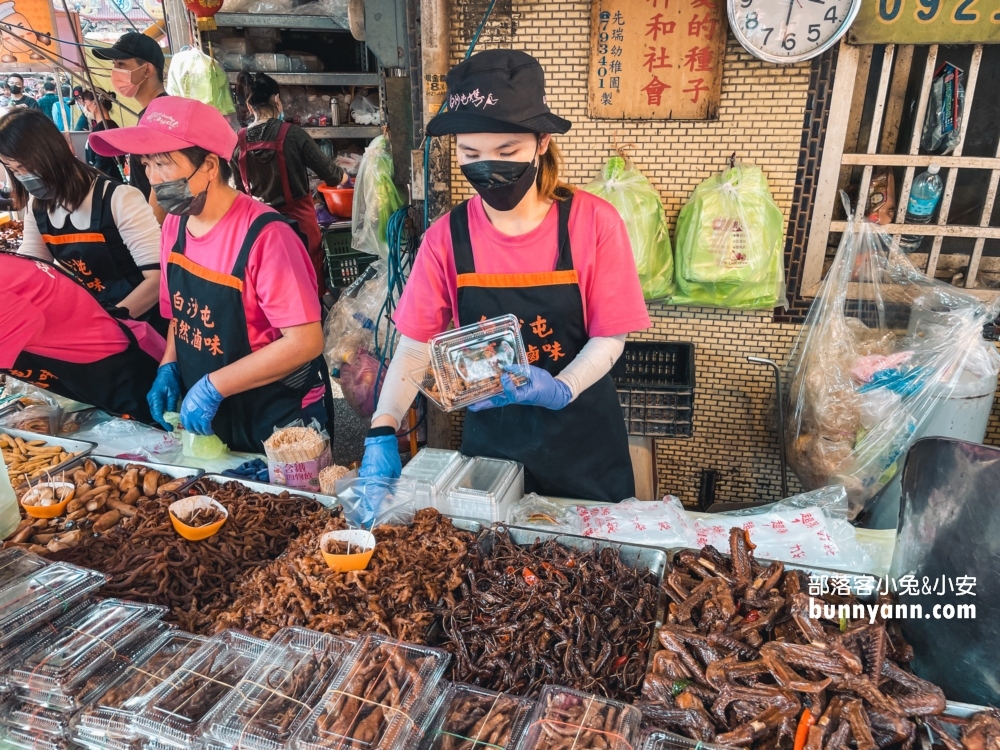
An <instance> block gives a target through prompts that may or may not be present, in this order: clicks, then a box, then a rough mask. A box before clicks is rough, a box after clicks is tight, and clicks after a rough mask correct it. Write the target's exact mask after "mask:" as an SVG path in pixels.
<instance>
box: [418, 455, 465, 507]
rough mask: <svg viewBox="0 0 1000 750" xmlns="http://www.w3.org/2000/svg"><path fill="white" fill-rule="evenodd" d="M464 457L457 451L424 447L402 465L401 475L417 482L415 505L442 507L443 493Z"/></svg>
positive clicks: (463, 461) (463, 463) (444, 493)
mask: <svg viewBox="0 0 1000 750" xmlns="http://www.w3.org/2000/svg"><path fill="white" fill-rule="evenodd" d="M465 462H466V458H465V457H464V456H463V455H462V454H461V453H459V452H458V451H448V450H442V449H440V448H424V449H423V450H422V451H420V452H419V453H417V455H415V456H414V457H413V458H412V459H411V461H410V462H409V463H408V464H407V465H406V466H404V467H403V476H404V477H406V478H407V479H413V480H415V481H416V482H417V507H418V508H437V509H438V510H441V508H442V507H443V503H444V499H445V495H446V494H447V491H448V488H449V487H450V486H451V483H452V482H453V481H454V479H455V477H456V476H457V475H458V472H459V471H460V470H461V468H462V466H464V465H465Z"/></svg>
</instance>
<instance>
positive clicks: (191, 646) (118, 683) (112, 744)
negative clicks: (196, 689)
mask: <svg viewBox="0 0 1000 750" xmlns="http://www.w3.org/2000/svg"><path fill="white" fill-rule="evenodd" d="M206 640H207V639H206V638H203V637H201V636H198V635H192V634H191V633H184V632H180V631H176V630H171V631H168V632H166V633H165V634H163V635H162V636H161V637H159V638H157V639H155V640H154V641H153V642H152V643H150V646H149V649H148V651H147V652H146V653H145V658H140V659H137V660H136V661H135V662H134V663H133V664H130V665H128V668H127V669H126V670H125V671H124V672H123V673H122V674H121V675H119V677H118V678H117V679H116V680H115V681H114V682H112V683H111V684H110V685H109V686H108V688H107V690H105V691H104V693H103V694H102V695H101V696H100V697H99V698H97V699H96V700H95V701H93V703H91V705H89V706H87V708H85V709H84V710H83V711H81V712H79V713H78V714H76V716H74V717H73V721H72V722H71V729H72V731H71V734H72V737H73V739H74V740H76V742H78V743H79V744H81V745H84V746H86V747H91V748H95V750H99V749H102V748H110V749H111V750H114V749H115V748H123V749H125V748H131V747H134V746H135V744H136V743H137V741H138V738H139V735H138V734H137V733H136V731H135V727H134V725H133V721H134V719H135V716H136V715H137V714H138V713H139V711H141V710H142V708H143V706H144V705H145V702H146V700H147V699H148V697H149V695H150V693H151V692H152V691H153V690H154V689H155V688H156V687H157V686H158V685H160V684H162V683H163V682H164V680H166V679H167V678H168V677H170V676H171V675H172V674H173V673H174V672H175V671H176V670H177V668H178V667H180V666H181V665H182V664H183V663H184V662H185V661H187V660H188V658H189V657H191V656H192V655H193V654H194V653H195V652H196V651H197V650H198V649H199V648H201V646H202V645H203V644H204V643H205V642H206Z"/></svg>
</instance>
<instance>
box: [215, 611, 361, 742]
mask: <svg viewBox="0 0 1000 750" xmlns="http://www.w3.org/2000/svg"><path fill="white" fill-rule="evenodd" d="M353 648H354V642H353V641H349V640H346V639H344V638H337V637H335V636H332V635H325V634H323V633H317V632H315V631H313V630H306V629H305V628H285V629H284V630H281V631H279V632H278V633H277V634H276V635H275V636H274V638H272V639H271V642H270V644H269V646H268V649H267V650H266V651H265V652H264V654H263V655H262V656H261V657H260V659H258V660H257V662H256V663H255V664H254V665H253V668H252V669H251V670H250V671H249V672H248V673H247V674H246V676H245V677H244V678H243V679H242V680H241V681H240V683H239V684H238V685H237V686H236V689H235V690H233V691H232V692H231V693H229V695H228V696H227V697H226V698H225V700H223V701H222V702H221V703H219V704H218V705H217V706H216V707H215V708H214V709H213V710H212V713H211V714H210V715H209V716H208V717H206V719H205V724H206V725H207V726H208V733H209V736H210V737H211V738H213V739H215V740H218V741H219V742H220V743H222V744H224V745H225V746H226V747H239V748H241V750H284V749H285V748H288V747H289V746H290V745H289V742H290V741H291V738H292V735H293V734H295V732H296V731H297V730H298V728H299V727H300V726H301V725H302V724H303V723H304V722H305V721H306V719H308V718H309V713H310V712H311V711H312V709H314V708H315V707H316V704H317V703H319V701H320V699H321V698H322V697H323V694H324V693H325V692H326V689H327V688H328V687H329V685H330V682H331V681H332V680H333V678H334V677H335V676H336V674H337V672H338V670H339V669H340V667H341V665H342V663H343V661H344V658H345V657H346V656H347V654H348V653H349V652H350V651H351V649H353Z"/></svg>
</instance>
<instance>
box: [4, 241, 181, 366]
mask: <svg viewBox="0 0 1000 750" xmlns="http://www.w3.org/2000/svg"><path fill="white" fill-rule="evenodd" d="M127 325H128V326H129V328H130V329H131V330H132V332H133V333H134V334H135V336H136V339H137V340H138V342H139V345H140V346H141V347H142V349H143V350H144V351H145V352H146V353H147V354H149V355H150V356H151V357H153V358H155V359H156V360H157V361H159V360H160V359H161V358H162V357H163V348H164V341H163V337H162V336H160V335H159V334H158V333H157V332H156V331H155V330H153V328H152V327H151V326H150V325H149V324H148V323H140V322H138V321H134V320H131V321H127ZM128 344H129V342H128V337H127V336H126V335H125V333H124V332H123V331H122V329H121V328H120V327H119V326H118V323H116V322H115V320H114V319H113V318H112V317H111V316H110V315H108V313H106V312H105V311H104V309H103V308H102V307H101V305H100V303H98V301H97V300H96V299H94V297H93V296H92V295H91V294H90V292H88V291H87V290H86V289H84V288H83V287H82V286H80V285H79V284H77V283H76V282H75V281H73V280H72V279H70V278H69V277H68V276H66V275H64V274H62V273H60V272H59V271H57V270H56V269H54V268H52V267H51V266H49V265H47V264H45V263H42V262H41V261H36V260H35V259H34V258H28V257H25V256H21V255H11V254H9V253H0V367H3V368H10V367H13V366H14V362H15V360H16V359H17V358H18V356H19V355H20V354H21V352H23V351H26V352H29V353H30V354H37V355H39V356H42V357H51V358H52V359H56V360H59V361H61V362H72V363H74V364H89V363H91V362H97V361H98V360H101V359H104V358H105V357H110V356H111V355H112V354H118V353H119V352H123V351H125V349H127V348H128Z"/></svg>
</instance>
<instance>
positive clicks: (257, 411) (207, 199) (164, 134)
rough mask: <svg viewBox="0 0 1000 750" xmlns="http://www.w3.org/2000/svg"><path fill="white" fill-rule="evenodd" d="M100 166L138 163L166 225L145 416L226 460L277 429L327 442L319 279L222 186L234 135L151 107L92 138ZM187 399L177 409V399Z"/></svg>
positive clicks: (202, 117) (200, 115)
mask: <svg viewBox="0 0 1000 750" xmlns="http://www.w3.org/2000/svg"><path fill="white" fill-rule="evenodd" d="M90 147H91V148H92V149H93V150H94V151H96V152H97V153H99V154H102V155H105V156H117V155H120V154H125V153H128V154H138V155H141V156H142V162H143V164H144V165H145V168H146V175H147V176H148V177H149V181H150V184H151V185H152V188H153V192H154V193H155V194H156V201H157V204H158V205H159V206H160V207H161V208H162V209H164V210H165V211H166V212H167V214H168V216H167V218H166V219H165V220H164V222H163V235H162V244H161V246H160V260H161V265H162V267H163V274H162V276H161V285H160V310H161V312H162V313H163V315H164V317H167V318H170V319H171V326H170V331H169V333H168V338H167V348H166V353H165V354H164V357H163V360H162V363H161V365H160V368H159V372H158V373H157V376H156V381H155V382H154V383H153V387H152V389H151V390H150V391H149V407H150V410H151V412H152V414H153V417H154V418H155V419H156V421H157V422H159V423H160V424H162V425H163V426H164V428H165V429H171V427H170V425H168V424H166V423H165V422H164V420H163V413H164V411H167V410H174V409H176V408H177V405H178V402H179V405H180V416H181V425H182V426H183V427H184V429H186V430H188V431H190V432H194V433H197V434H199V435H210V434H213V433H214V434H217V435H218V436H219V437H220V438H221V439H222V441H223V442H224V443H226V444H227V445H228V446H229V448H230V449H232V450H240V451H253V452H256V453H260V452H262V451H263V442H264V440H266V439H267V438H268V437H269V436H270V435H271V433H272V432H273V430H274V428H275V427H284V426H286V425H288V424H290V423H291V422H293V421H295V420H298V419H301V420H303V421H304V422H306V423H307V424H308V423H309V422H311V421H312V420H313V419H315V420H317V421H318V422H319V423H320V425H322V426H323V427H325V428H326V429H327V430H328V431H329V433H330V434H331V435H332V434H333V396H332V394H331V391H330V378H329V376H328V374H327V369H326V363H325V362H324V360H323V356H322V354H323V328H322V325H321V323H320V304H319V297H318V294H317V284H316V272H315V271H314V270H313V268H312V265H311V263H310V262H309V256H308V255H307V254H306V249H305V247H304V246H303V244H302V241H301V240H300V239H299V237H298V235H297V234H296V233H295V231H294V230H293V229H292V227H291V226H290V225H289V224H288V222H287V221H286V220H285V218H284V217H282V215H281V214H279V213H278V212H277V211H275V210H274V209H272V208H269V207H267V206H265V205H264V204H263V203H259V202H258V201H255V200H254V199H253V198H250V197H249V196H247V195H244V194H242V193H240V192H238V191H236V190H235V189H233V188H232V187H230V185H229V178H230V176H231V173H230V167H229V159H230V158H231V157H232V155H233V149H234V148H235V147H236V134H235V133H234V132H233V131H232V129H231V128H230V127H229V124H228V123H227V122H226V121H225V119H224V118H223V117H222V115H221V114H219V111H218V110H217V109H215V108H214V107H211V106H209V105H207V104H202V103H201V102H198V101H195V100H193V99H182V98H180V97H173V96H165V97H160V98H159V99H154V100H153V101H152V102H151V103H150V105H149V108H148V109H147V110H146V112H145V114H144V115H143V116H142V118H141V119H140V120H139V124H138V125H137V126H135V127H132V128H121V129H115V130H106V131H103V132H101V133H94V134H93V135H92V136H91V137H90ZM182 393H184V394H185V395H184V398H183V400H181V399H180V397H181V394H182Z"/></svg>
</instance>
